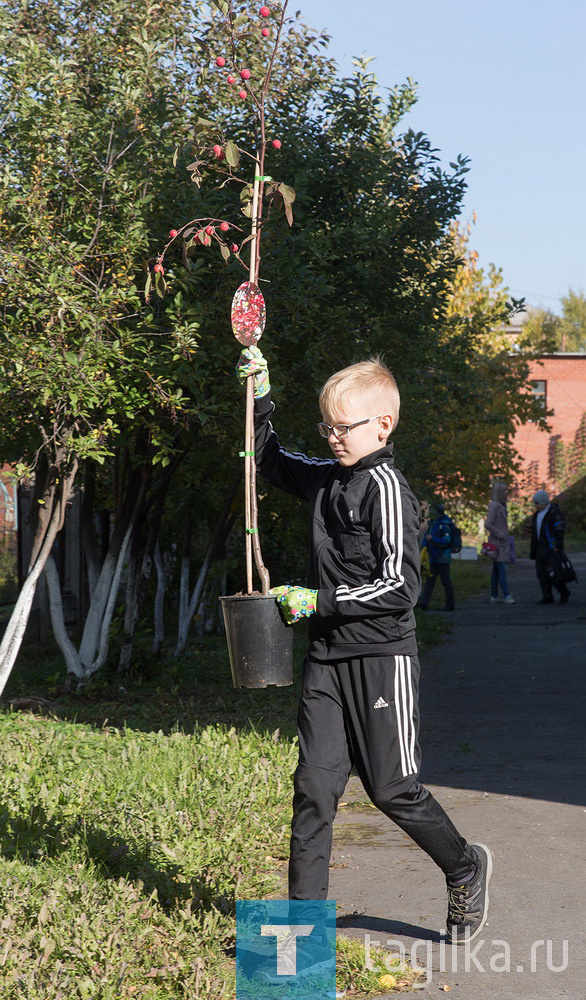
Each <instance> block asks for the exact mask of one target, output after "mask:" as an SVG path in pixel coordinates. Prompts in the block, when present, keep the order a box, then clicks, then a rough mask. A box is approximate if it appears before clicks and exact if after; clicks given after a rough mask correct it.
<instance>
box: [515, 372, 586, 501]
mask: <svg viewBox="0 0 586 1000" xmlns="http://www.w3.org/2000/svg"><path fill="white" fill-rule="evenodd" d="M530 368H531V371H530V376H529V378H530V380H531V383H532V386H533V392H534V394H535V395H536V396H538V397H539V399H540V400H542V401H543V406H544V409H547V410H553V413H552V414H551V416H549V417H548V423H549V425H550V427H551V430H550V431H549V432H548V431H544V430H541V429H540V428H539V427H538V426H537V424H535V423H532V422H530V423H527V424H523V425H522V426H521V427H519V429H518V430H517V433H516V435H515V440H514V444H515V447H516V449H517V451H518V452H519V454H520V456H521V458H522V460H523V475H522V479H521V482H520V484H519V485H522V486H523V487H524V488H525V489H527V490H528V491H532V490H535V489H539V488H542V487H543V488H545V489H548V490H550V491H551V492H553V493H557V492H559V491H560V490H561V489H564V488H565V487H566V486H567V485H569V482H568V479H571V478H572V473H573V472H576V470H577V469H580V468H581V469H582V471H581V472H579V471H578V472H576V475H575V476H574V478H578V477H579V475H584V463H585V462H586V354H544V355H542V356H541V357H540V358H538V359H536V360H535V361H532V362H531V366H530Z"/></svg>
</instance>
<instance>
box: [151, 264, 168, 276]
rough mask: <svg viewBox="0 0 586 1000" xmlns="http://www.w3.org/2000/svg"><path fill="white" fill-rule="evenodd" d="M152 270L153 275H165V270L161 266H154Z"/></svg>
mask: <svg viewBox="0 0 586 1000" xmlns="http://www.w3.org/2000/svg"><path fill="white" fill-rule="evenodd" d="M153 270H154V272H155V274H164V273H165V268H164V267H163V265H162V264H155V266H154V268H153Z"/></svg>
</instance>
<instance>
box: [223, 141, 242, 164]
mask: <svg viewBox="0 0 586 1000" xmlns="http://www.w3.org/2000/svg"><path fill="white" fill-rule="evenodd" d="M226 160H227V162H228V163H229V164H230V166H231V167H237V166H238V164H239V163H240V150H239V149H238V146H237V145H236V143H235V142H230V140H228V142H227V143H226Z"/></svg>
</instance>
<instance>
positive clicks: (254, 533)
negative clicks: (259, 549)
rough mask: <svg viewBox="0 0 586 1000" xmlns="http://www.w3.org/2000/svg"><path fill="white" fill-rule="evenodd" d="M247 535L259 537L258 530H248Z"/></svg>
mask: <svg viewBox="0 0 586 1000" xmlns="http://www.w3.org/2000/svg"><path fill="white" fill-rule="evenodd" d="M246 534H247V535H258V528H247V529H246Z"/></svg>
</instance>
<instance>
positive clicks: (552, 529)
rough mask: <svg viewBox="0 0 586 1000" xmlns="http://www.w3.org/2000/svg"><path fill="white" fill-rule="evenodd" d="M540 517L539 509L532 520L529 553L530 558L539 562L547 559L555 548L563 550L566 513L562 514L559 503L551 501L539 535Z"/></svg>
mask: <svg viewBox="0 0 586 1000" xmlns="http://www.w3.org/2000/svg"><path fill="white" fill-rule="evenodd" d="M538 517H539V511H537V512H536V513H535V514H534V515H533V518H532V520H531V551H530V553H529V558H530V559H536V560H537V562H540V561H541V560H543V559H546V558H547V557H548V556H549V554H550V552H553V550H554V549H559V551H560V552H563V548H564V534H565V530H566V522H565V521H564V515H563V514H562V512H561V510H560V508H559V506H558V504H557V503H551V504H550V505H549V510H548V511H547V513H546V514H545V517H544V518H543V521H542V522H541V531H540V532H539V537H538V535H537V518H538Z"/></svg>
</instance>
